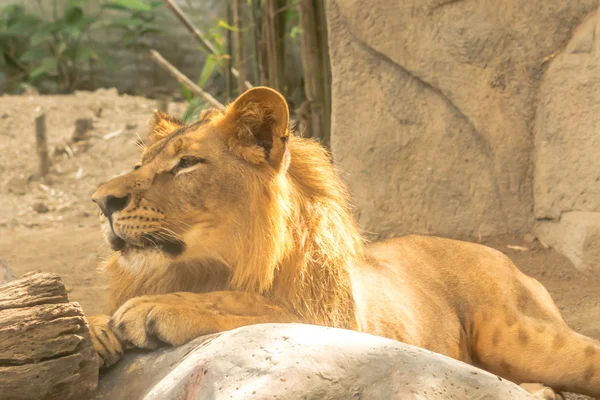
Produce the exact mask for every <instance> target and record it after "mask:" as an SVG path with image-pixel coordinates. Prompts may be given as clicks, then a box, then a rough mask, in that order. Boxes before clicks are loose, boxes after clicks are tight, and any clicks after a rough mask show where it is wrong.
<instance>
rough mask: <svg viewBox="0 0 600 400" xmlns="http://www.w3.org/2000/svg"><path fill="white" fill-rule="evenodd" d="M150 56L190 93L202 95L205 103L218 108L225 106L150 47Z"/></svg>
mask: <svg viewBox="0 0 600 400" xmlns="http://www.w3.org/2000/svg"><path fill="white" fill-rule="evenodd" d="M149 53H150V57H152V60H154V62H155V63H157V64H158V65H159V66H160V67H162V68H163V69H165V70H166V71H167V72H168V73H169V74H171V75H172V76H173V77H174V78H175V79H177V81H178V82H179V83H181V84H182V85H184V86H185V87H186V88H188V89H189V90H190V91H191V92H192V93H194V94H195V95H197V96H200V97H202V98H203V99H204V100H205V101H206V102H207V103H209V104H212V105H213V106H215V107H217V108H218V109H220V110H224V109H225V106H224V105H223V104H221V102H219V100H217V99H215V98H214V97H212V96H211V95H210V94H209V93H207V92H205V91H204V90H202V88H201V87H200V86H198V85H196V84H195V83H194V82H192V80H191V79H190V78H188V77H187V76H185V75H184V74H183V73H182V72H181V71H179V70H178V69H177V68H175V67H174V66H173V65H172V64H171V63H170V62H168V61H167V60H165V58H164V57H163V56H162V55H161V54H160V53H159V52H158V51H156V50H154V49H150V51H149Z"/></svg>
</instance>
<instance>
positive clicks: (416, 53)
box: [328, 0, 600, 237]
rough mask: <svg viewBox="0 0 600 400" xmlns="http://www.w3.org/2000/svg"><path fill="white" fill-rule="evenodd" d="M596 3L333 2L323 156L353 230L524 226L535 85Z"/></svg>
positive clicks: (484, 230) (457, 231)
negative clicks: (346, 197)
mask: <svg viewBox="0 0 600 400" xmlns="http://www.w3.org/2000/svg"><path fill="white" fill-rule="evenodd" d="M597 5H598V1H597V0H579V1H563V0H506V1H503V2H501V4H500V3H498V2H496V1H493V0H483V1H477V2H473V1H456V0H423V1H418V2H415V1H401V0H399V1H394V2H389V1H383V0H373V1H371V2H370V3H369V7H365V6H364V2H361V1H358V0H332V1H331V2H330V3H329V6H328V23H329V38H330V51H331V62H332V76H333V82H332V97H333V110H332V121H333V126H332V150H333V154H334V159H335V161H336V163H337V164H338V165H339V166H340V167H341V170H343V171H344V172H345V179H346V181H347V182H348V184H349V186H350V189H351V191H352V195H353V199H354V202H355V205H356V207H357V208H356V216H357V219H358V222H359V224H360V226H361V227H362V228H363V229H365V231H366V232H368V233H373V234H374V236H393V235H400V234H404V233H408V232H416V233H435V234H439V235H444V236H452V237H465V236H478V235H483V236H486V235H492V234H500V233H506V232H526V231H528V229H529V228H531V226H532V225H533V222H534V215H533V182H532V173H533V171H532V169H533V168H532V166H533V150H534V135H533V124H534V116H535V112H536V96H537V94H538V93H537V88H538V86H539V84H540V80H541V79H542V77H543V70H544V68H545V67H546V66H547V63H548V62H549V61H550V59H551V57H552V55H555V54H556V53H557V52H558V51H560V50H561V49H562V48H563V46H564V44H565V43H567V42H568V41H569V38H570V36H571V34H572V31H573V29H574V28H575V27H576V26H578V25H579V24H580V23H581V22H582V21H583V20H584V19H585V17H586V15H588V14H589V13H590V12H593V11H594V10H595V8H596V7H597ZM588 36H589V35H588ZM586 40H587V42H589V41H590V40H591V39H589V37H588V38H587V39H585V38H584V40H582V42H581V43H582V44H581V45H580V46H583V47H584V48H585V47H586V46H588V47H589V44H586V43H587V42H586ZM579 68H581V69H583V70H586V68H587V67H583V66H579ZM586 73H593V71H592V70H591V69H587V72H586ZM577 79H578V77H577V76H574V77H572V81H577ZM573 85H574V83H572V84H571V90H572V91H576V90H577V88H576V87H574V86H573ZM564 117H565V115H562V116H561V118H564ZM577 118H580V116H577ZM569 121H570V119H569ZM569 121H567V122H565V125H562V126H569V125H568V124H569V123H570V122H569ZM589 123H590V124H591V123H593V122H589ZM586 124H587V123H586ZM598 198H599V199H600V197H598ZM597 201H600V200H597Z"/></svg>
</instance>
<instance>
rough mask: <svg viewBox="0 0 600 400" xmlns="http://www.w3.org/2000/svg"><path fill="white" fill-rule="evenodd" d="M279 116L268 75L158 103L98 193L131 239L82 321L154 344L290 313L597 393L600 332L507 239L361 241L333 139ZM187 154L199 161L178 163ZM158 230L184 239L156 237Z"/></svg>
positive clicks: (127, 339) (514, 376) (109, 353)
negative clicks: (130, 167)
mask: <svg viewBox="0 0 600 400" xmlns="http://www.w3.org/2000/svg"><path fill="white" fill-rule="evenodd" d="M288 118H289V116H288V110H287V106H286V104H285V100H283V98H282V97H281V96H280V95H279V94H278V93H277V92H275V91H272V90H270V89H266V88H256V89H253V90H250V91H248V92H246V93H245V94H244V95H242V96H241V97H240V98H239V99H238V100H236V102H235V103H233V104H232V105H230V106H229V107H228V108H227V110H226V111H225V112H219V111H216V110H211V111H210V112H208V113H206V114H205V115H204V116H202V117H201V120H200V121H199V122H197V123H195V124H192V125H190V126H187V127H181V125H180V124H179V123H178V122H176V121H175V120H173V119H171V118H170V117H169V118H167V117H165V116H164V115H162V114H156V116H155V119H154V121H153V124H152V127H153V130H152V132H151V134H150V135H149V141H150V143H149V147H148V148H147V149H146V150H145V151H144V153H143V155H142V160H141V167H140V168H139V169H137V170H135V171H132V172H131V173H129V174H127V175H124V176H121V177H118V178H115V179H113V180H112V181H110V182H108V183H106V184H105V185H103V186H102V187H101V188H100V189H98V191H97V192H96V194H95V195H94V200H95V201H97V202H98V203H99V204H103V205H104V206H105V207H106V204H107V203H106V199H108V198H109V197H107V196H112V197H113V198H118V199H126V200H127V201H125V200H123V202H122V204H121V206H122V208H121V209H118V210H117V211H114V213H113V214H112V216H111V218H112V224H113V228H112V230H111V229H110V227H109V228H108V229H107V233H106V234H107V238H108V240H109V242H111V243H118V242H119V240H118V239H116V238H117V237H120V238H122V239H123V240H124V242H125V243H126V244H125V247H124V248H123V249H122V250H121V251H117V252H115V254H114V256H113V257H112V258H111V259H110V261H109V262H108V263H107V265H106V270H107V273H108V277H109V279H110V296H109V303H108V304H109V306H108V309H107V310H106V312H107V314H108V315H112V319H111V322H110V324H107V323H106V319H100V320H99V322H97V324H99V325H101V328H102V330H98V329H93V331H92V332H93V334H95V335H99V334H100V332H101V333H102V335H104V334H105V333H106V328H107V326H109V325H110V327H111V331H110V332H108V336H111V339H114V338H115V337H117V338H118V339H119V340H120V342H121V343H123V344H125V345H134V346H138V347H147V348H154V347H156V346H157V345H159V344H160V343H161V342H162V343H168V344H171V345H180V344H183V343H185V342H187V341H189V340H191V339H193V338H195V337H197V336H199V335H202V334H207V333H211V332H219V331H223V330H227V329H232V328H236V327H239V326H244V325H249V324H255V323H261V322H290V321H301V322H306V323H313V324H319V325H325V326H332V327H340V328H347V329H354V330H360V331H364V332H369V333H372V334H376V335H381V336H385V337H389V338H392V339H397V340H400V341H403V342H406V343H410V344H414V345H417V346H420V347H424V348H427V349H430V350H433V351H436V352H438V353H441V354H445V355H448V356H450V357H454V358H456V359H459V360H463V361H466V362H469V363H473V364H475V365H478V366H480V367H482V368H484V369H487V370H489V371H491V372H494V373H496V374H498V375H500V376H503V377H505V378H507V379H511V380H513V381H515V382H517V383H524V382H541V383H544V384H546V385H549V386H551V387H553V388H555V389H559V390H569V391H576V392H582V393H587V394H591V395H600V345H599V343H598V342H596V341H594V340H592V339H589V338H586V337H583V336H581V335H578V334H576V333H575V332H573V331H572V330H570V329H569V328H568V327H567V325H566V324H565V323H564V321H563V320H562V318H561V316H560V313H559V311H558V310H557V308H556V306H555V305H554V303H553V302H552V299H551V298H550V296H549V295H548V293H547V292H546V290H545V289H544V288H543V286H542V285H540V284H539V283H538V282H537V281H535V280H534V279H532V278H530V277H527V276H525V275H524V274H522V273H521V272H520V271H519V270H518V269H517V268H516V267H515V266H514V265H513V264H512V263H511V262H510V260H509V259H508V258H507V257H506V256H504V255H503V254H501V253H499V252H497V251H495V250H492V249H489V248H487V247H484V246H479V245H476V244H471V243H466V242H460V241H453V240H448V239H441V238H435V237H426V236H406V237H402V238H398V239H393V240H389V241H386V242H379V243H373V244H370V245H365V244H364V242H363V240H362V238H361V236H360V234H359V232H358V230H357V228H356V226H355V223H354V221H353V220H352V218H351V215H350V211H349V205H348V204H349V203H348V196H347V193H346V189H345V186H344V185H343V184H342V182H341V181H340V179H339V176H338V174H337V172H336V171H335V168H334V166H333V165H332V163H331V160H330V157H329V155H328V154H327V152H326V151H325V150H324V149H323V148H322V147H321V146H320V145H318V144H317V143H315V142H313V141H311V140H306V139H301V138H298V137H295V136H293V135H292V134H291V133H290V132H288V130H287V125H288V122H289V121H288ZM202 119H203V120H202ZM165 129H166V130H169V132H168V133H166V131H165ZM185 157H195V158H194V159H196V160H197V159H198V158H201V159H203V162H202V163H198V164H195V165H193V166H188V165H187V164H186V165H185V166H186V168H183V169H177V168H178V167H176V165H180V164H178V163H179V162H180V160H181V159H182V158H185ZM173 168H175V169H173ZM103 202H104V203H103ZM117 208H118V207H117ZM113 230H114V233H113ZM115 240H116V241H115ZM165 240H167V242H169V241H170V242H171V243H172V242H175V243H180V244H181V243H183V244H185V248H184V249H183V250H182V251H181V252H180V253H177V254H174V253H172V252H167V251H164V249H165V247H160V246H161V244H160V243H162V241H165ZM154 245H156V246H154ZM159 247H160V248H159ZM104 342H105V343H101V342H100V341H99V340H96V341H95V343H96V344H97V348H98V352H99V354H100V355H101V356H102V357H103V359H104V361H105V364H106V365H108V364H111V363H112V362H114V360H115V359H117V358H118V357H119V354H120V353H119V351H120V347H119V346H116V345H115V346H111V345H110V343H113V342H110V343H109V341H107V340H104ZM536 390H537V389H536Z"/></svg>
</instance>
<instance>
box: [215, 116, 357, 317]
mask: <svg viewBox="0 0 600 400" xmlns="http://www.w3.org/2000/svg"><path fill="white" fill-rule="evenodd" d="M255 109H258V110H259V111H260V112H261V115H260V116H258V117H257V116H254V115H250V116H248V115H247V114H250V113H253V111H254V108H253V109H250V110H248V109H245V110H244V112H245V113H246V118H245V119H246V120H251V121H250V122H249V124H252V123H253V120H258V121H264V120H269V119H273V118H274V117H273V116H272V115H269V114H268V113H269V109H268V108H267V109H265V108H264V107H263V108H257V107H255ZM228 112H229V111H225V112H224V113H217V112H214V111H213V112H211V113H207V115H208V116H209V118H210V119H211V120H215V121H217V123H218V121H219V120H220V119H221V118H225V116H226V115H227V114H228ZM265 113H266V114H267V115H265ZM254 124H255V123H254ZM286 137H288V138H289V139H288V140H289V143H288V145H289V147H288V152H289V166H288V168H287V171H286V172H285V173H283V174H279V175H277V176H276V179H270V180H269V181H268V183H267V184H269V185H270V186H269V187H268V189H267V190H265V180H263V179H261V178H260V177H257V176H254V175H250V174H249V176H248V179H249V180H250V181H252V183H251V192H250V193H251V195H250V199H251V200H250V201H251V202H253V204H252V207H251V209H252V210H254V212H255V213H256V214H255V215H253V216H252V221H251V224H250V225H249V231H244V230H239V231H238V233H237V234H238V235H239V236H240V237H239V238H238V239H237V240H234V241H233V242H234V243H240V244H241V246H242V248H241V249H236V250H234V252H235V253H236V254H239V257H240V260H239V262H238V263H237V266H236V268H233V275H232V277H231V281H230V284H231V289H233V290H242V291H255V292H258V293H260V294H264V295H267V296H269V297H273V298H275V299H279V300H280V301H283V302H285V303H286V304H287V305H288V306H289V307H290V308H291V309H293V310H294V311H295V312H297V313H298V314H299V315H301V316H302V317H303V318H305V319H306V320H308V321H311V322H313V323H316V324H324V325H327V326H335V327H352V326H355V325H356V322H355V315H354V302H353V300H352V289H351V282H350V274H349V269H350V268H352V266H353V265H354V264H355V263H356V262H357V261H360V258H361V257H362V256H363V241H362V238H361V235H360V234H359V231H358V229H357V227H356V224H355V222H354V219H353V218H352V216H351V214H350V209H349V208H350V207H349V196H348V193H347V190H346V186H345V185H344V183H343V182H342V181H341V179H340V177H339V174H338V171H337V170H336V169H335V167H334V165H333V163H332V161H331V157H330V154H329V153H328V152H327V150H325V149H324V148H323V146H321V145H320V144H318V143H317V142H315V141H314V140H312V139H304V138H300V137H297V136H295V135H294V134H293V133H291V132H290V131H289V130H288V132H287V133H286ZM271 178H272V176H271Z"/></svg>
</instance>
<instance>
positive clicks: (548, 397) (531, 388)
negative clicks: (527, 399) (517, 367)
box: [519, 383, 563, 400]
mask: <svg viewBox="0 0 600 400" xmlns="http://www.w3.org/2000/svg"><path fill="white" fill-rule="evenodd" d="M519 386H521V387H522V388H523V389H525V391H527V392H529V393H530V394H531V395H532V396H533V397H535V398H536V399H539V400H563V397H562V396H561V395H559V394H558V393H556V392H555V391H554V390H552V389H551V388H549V387H548V386H545V385H542V384H541V383H522V384H521V385H519Z"/></svg>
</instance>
